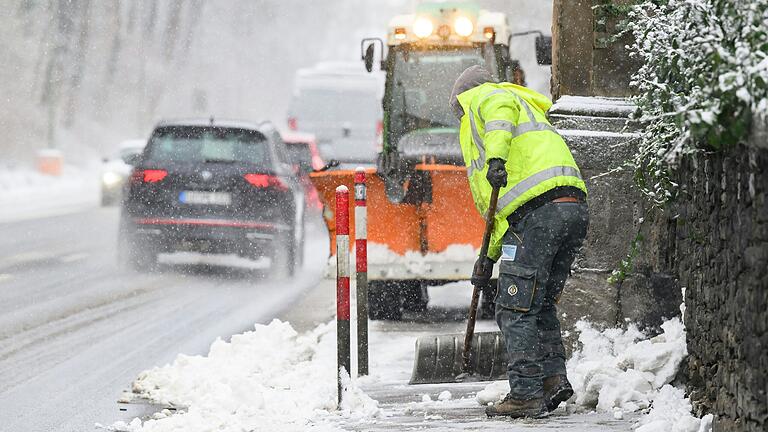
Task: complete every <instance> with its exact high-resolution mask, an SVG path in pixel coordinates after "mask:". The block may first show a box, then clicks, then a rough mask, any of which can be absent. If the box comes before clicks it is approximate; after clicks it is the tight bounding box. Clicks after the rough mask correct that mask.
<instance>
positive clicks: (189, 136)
mask: <svg viewBox="0 0 768 432" xmlns="http://www.w3.org/2000/svg"><path fill="white" fill-rule="evenodd" d="M146 160H149V161H153V162H189V163H196V162H225V163H232V162H241V163H247V164H253V165H259V166H262V167H269V166H270V157H269V149H268V147H267V142H266V138H265V137H264V136H263V135H262V134H261V133H259V132H255V131H249V130H245V129H230V128H218V127H166V128H160V129H157V130H156V131H155V133H154V134H153V135H152V138H151V140H150V142H149V148H148V149H147V154H146Z"/></svg>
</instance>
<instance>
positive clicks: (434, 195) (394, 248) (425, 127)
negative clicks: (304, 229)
mask: <svg viewBox="0 0 768 432" xmlns="http://www.w3.org/2000/svg"><path fill="white" fill-rule="evenodd" d="M526 33H531V32H526ZM535 33H538V32H535ZM539 35H540V36H539V38H537V39H536V45H537V57H539V62H540V63H546V62H547V59H546V56H547V54H549V55H550V57H551V38H548V37H545V36H541V34H540V33H539ZM512 36H514V35H512V34H510V29H509V25H508V21H507V17H506V14H504V13H501V12H491V11H486V10H481V9H479V8H477V7H474V6H473V5H472V4H471V3H467V2H454V3H451V2H439V3H422V4H421V5H419V6H417V9H416V11H415V13H414V14H409V15H399V16H396V17H394V18H393V19H392V20H391V21H390V23H389V27H388V35H387V40H386V42H385V41H383V40H381V39H378V38H367V39H363V40H362V42H361V51H362V53H361V56H362V60H363V61H364V63H365V67H366V69H367V70H368V72H371V71H373V70H374V58H375V57H377V56H376V54H377V51H378V53H379V57H378V58H380V61H379V63H380V66H379V67H380V68H381V69H382V70H383V71H384V72H385V76H386V79H385V89H384V97H383V100H382V105H383V113H384V117H383V133H382V141H383V142H382V143H381V152H380V153H379V154H378V157H377V162H376V166H375V167H373V166H369V167H367V168H366V171H367V172H366V173H367V176H366V177H367V179H368V181H367V187H368V188H367V196H368V201H367V205H368V221H367V223H368V229H367V235H368V279H369V290H368V293H369V307H368V310H369V315H370V317H371V318H372V319H395V320H396V319H400V318H401V316H402V313H403V311H413V312H421V311H425V310H426V308H427V303H428V301H429V299H428V296H427V287H428V286H430V285H442V284H447V283H451V282H458V281H464V280H468V279H469V278H470V276H471V273H472V267H473V265H474V262H475V260H476V258H477V254H478V250H479V248H480V242H481V240H482V234H483V228H484V221H483V219H482V217H481V215H480V214H479V213H478V211H477V210H476V209H475V206H474V203H473V201H472V196H471V194H470V190H469V184H468V181H467V173H466V168H465V165H464V160H463V157H462V154H461V147H460V145H459V121H458V120H457V119H456V118H455V116H454V114H453V113H452V111H451V109H450V106H449V98H450V94H451V90H452V88H453V83H454V81H455V80H456V78H457V77H458V76H459V75H460V74H461V72H462V71H464V69H466V68H467V67H469V66H472V65H482V66H484V67H485V68H486V69H487V70H489V71H490V72H491V73H492V74H493V75H494V76H495V77H496V78H497V79H499V80H500V81H510V82H516V83H518V84H523V83H522V82H521V81H522V79H523V73H522V70H520V66H519V63H518V62H517V61H516V60H514V59H512V58H511V57H510V52H509V40H510V38H511V37H512ZM377 48H378V50H377ZM354 169H355V166H354V165H345V164H343V163H341V164H340V165H339V166H338V167H337V168H336V169H332V170H326V171H322V172H315V173H312V174H311V178H312V181H313V182H314V184H315V186H316V187H317V189H318V191H320V194H321V197H322V199H323V202H324V204H325V211H324V219H325V223H326V225H327V227H328V232H329V234H330V237H331V241H330V248H331V257H333V256H334V255H335V253H336V250H335V247H336V242H335V226H334V206H335V201H334V200H335V198H334V197H335V195H334V192H335V189H336V187H337V186H339V185H346V186H347V187H348V188H349V189H350V190H354V187H353V186H354V174H355V171H354ZM352 202H354V200H352ZM350 210H351V209H350ZM350 214H351V215H352V214H354V211H350ZM350 234H351V235H353V234H354V233H350ZM333 266H335V259H330V260H329V274H335V269H334V268H333ZM494 294H495V293H493V292H485V293H484V296H483V297H484V304H485V305H486V306H488V305H490V304H492V300H493V295H494Z"/></svg>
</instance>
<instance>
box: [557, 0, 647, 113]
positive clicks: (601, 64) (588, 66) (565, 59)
mask: <svg viewBox="0 0 768 432" xmlns="http://www.w3.org/2000/svg"><path fill="white" fill-rule="evenodd" d="M607 3H608V4H613V5H626V4H631V3H634V2H633V1H632V0H613V1H610V2H607V1H603V0H554V5H553V6H554V7H553V22H552V57H553V59H552V61H553V65H552V96H553V98H554V99H557V98H559V97H560V96H561V95H573V96H612V97H623V96H627V95H629V94H630V93H631V91H630V88H629V81H630V77H631V76H632V73H633V72H634V71H635V70H637V68H638V67H639V63H638V62H637V60H634V59H630V58H629V55H628V52H627V50H626V49H625V48H624V47H625V46H626V45H628V44H630V43H631V41H632V40H631V38H630V36H629V35H625V36H623V37H621V38H620V39H619V40H617V41H615V42H613V43H609V41H610V38H611V36H612V35H615V34H617V32H618V30H617V29H616V25H617V24H618V23H619V21H620V20H621V19H622V18H621V17H616V16H615V15H612V14H610V13H609V14H606V11H607V10H608V8H606V7H605V5H606V4H607Z"/></svg>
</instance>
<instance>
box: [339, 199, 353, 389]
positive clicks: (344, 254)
mask: <svg viewBox="0 0 768 432" xmlns="http://www.w3.org/2000/svg"><path fill="white" fill-rule="evenodd" d="M349 270H350V269H349V189H347V187H346V186H339V187H337V188H336V346H337V349H336V353H337V356H336V363H337V367H336V382H337V390H338V402H339V403H341V396H342V391H343V388H342V384H341V371H342V369H344V371H346V372H347V373H348V374H349V375H350V376H351V375H352V373H351V372H350V369H351V367H350V366H351V363H352V361H351V359H350V347H349V339H350V335H349V315H350V313H349V273H350V272H349Z"/></svg>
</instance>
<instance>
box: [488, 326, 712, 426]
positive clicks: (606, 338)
mask: <svg viewBox="0 0 768 432" xmlns="http://www.w3.org/2000/svg"><path fill="white" fill-rule="evenodd" d="M661 328H662V330H663V333H662V334H660V335H658V336H655V337H653V338H650V339H649V338H647V337H646V336H645V335H644V334H643V333H642V332H640V331H639V330H638V329H637V327H636V326H635V325H634V324H630V325H629V326H628V327H627V329H626V330H624V329H620V328H609V329H606V330H603V331H600V330H598V329H596V328H595V327H593V326H592V325H591V324H590V323H588V322H585V321H579V322H577V323H576V329H577V330H578V331H579V344H580V349H578V350H577V351H575V352H574V353H573V355H572V356H571V358H570V359H569V360H568V362H567V364H566V367H567V369H568V379H569V380H570V381H571V384H572V385H573V390H574V393H575V394H574V397H573V398H572V399H571V400H570V401H568V403H569V404H571V403H573V404H575V405H576V409H577V410H578V409H582V410H583V409H597V410H598V411H603V412H613V415H614V418H616V419H622V418H623V417H624V415H625V414H626V413H631V412H635V411H640V410H647V409H648V408H650V412H649V413H648V414H647V415H645V416H644V417H642V418H641V419H640V421H639V425H638V428H637V429H636V431H639V432H671V431H674V432H705V431H709V430H711V422H712V418H711V416H705V417H704V418H703V419H698V418H695V417H693V416H692V415H691V404H690V401H689V400H688V399H686V398H685V393H684V391H683V390H681V389H678V388H675V387H673V386H672V385H670V384H669V383H670V382H671V381H672V380H673V379H674V377H675V375H676V374H677V370H678V367H679V366H680V364H681V362H682V361H683V359H684V358H685V356H686V354H687V349H686V342H685V327H684V326H683V323H682V322H681V321H680V319H678V318H673V319H671V320H668V321H666V322H664V323H663V324H662V325H661ZM508 391H509V385H508V384H507V383H506V382H501V381H500V382H495V383H491V384H489V385H488V386H486V388H485V389H484V390H483V391H481V392H479V393H478V394H477V401H478V403H480V404H483V405H485V404H487V403H489V402H494V401H497V400H500V399H501V398H503V397H504V395H505V394H506V393H507V392H508Z"/></svg>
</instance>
